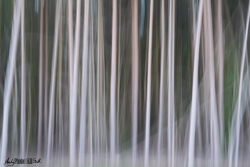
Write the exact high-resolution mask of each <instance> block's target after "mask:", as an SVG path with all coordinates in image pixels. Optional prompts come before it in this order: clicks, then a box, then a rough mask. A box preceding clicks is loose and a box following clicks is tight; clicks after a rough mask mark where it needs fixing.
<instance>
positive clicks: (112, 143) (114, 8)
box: [110, 0, 117, 159]
mask: <svg viewBox="0 0 250 167" xmlns="http://www.w3.org/2000/svg"><path fill="white" fill-rule="evenodd" d="M116 54H117V0H113V6H112V55H111V56H112V60H111V78H110V156H111V158H112V159H113V158H114V155H115V144H116V142H115V114H116V109H115V102H116V100H115V94H116Z"/></svg>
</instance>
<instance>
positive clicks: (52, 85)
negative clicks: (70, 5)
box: [47, 0, 62, 166]
mask: <svg viewBox="0 0 250 167" xmlns="http://www.w3.org/2000/svg"><path fill="white" fill-rule="evenodd" d="M61 3H62V0H57V5H56V18H55V34H54V47H53V55H52V56H53V57H52V68H51V83H50V101H49V127H48V146H47V163H49V161H50V157H51V152H52V145H53V140H54V96H55V79H56V65H57V47H58V34H59V25H60V11H61ZM47 166H48V164H47Z"/></svg>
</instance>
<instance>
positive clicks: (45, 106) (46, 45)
mask: <svg viewBox="0 0 250 167" xmlns="http://www.w3.org/2000/svg"><path fill="white" fill-rule="evenodd" d="M47 96H48V0H46V2H45V79H44V150H43V153H45V152H46V147H47V140H48V120H47V119H48V106H47V105H48V97H47Z"/></svg>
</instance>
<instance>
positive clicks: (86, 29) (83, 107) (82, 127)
mask: <svg viewBox="0 0 250 167" xmlns="http://www.w3.org/2000/svg"><path fill="white" fill-rule="evenodd" d="M84 2H85V3H84V25H83V26H84V29H83V51H82V52H83V55H82V57H83V58H82V90H81V97H82V98H81V122H80V149H79V160H81V161H82V163H83V165H84V152H85V143H86V140H85V138H86V110H87V105H86V103H87V83H88V47H89V46H88V34H89V26H88V23H89V0H85V1H84ZM90 112H92V111H90Z"/></svg>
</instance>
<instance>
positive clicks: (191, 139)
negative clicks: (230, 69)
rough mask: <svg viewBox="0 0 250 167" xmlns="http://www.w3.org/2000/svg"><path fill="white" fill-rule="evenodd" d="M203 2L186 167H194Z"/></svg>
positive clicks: (201, 5)
mask: <svg viewBox="0 0 250 167" xmlns="http://www.w3.org/2000/svg"><path fill="white" fill-rule="evenodd" d="M203 3H204V0H201V1H200V4H199V12H198V22H197V31H196V35H195V37H196V39H195V48H194V72H193V86H192V102H191V111H190V133H189V145H188V167H193V166H194V150H195V145H194V144H195V143H194V142H195V126H196V112H197V111H196V107H197V95H198V93H199V92H198V65H199V49H200V35H201V23H202V13H203Z"/></svg>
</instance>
